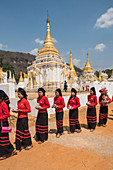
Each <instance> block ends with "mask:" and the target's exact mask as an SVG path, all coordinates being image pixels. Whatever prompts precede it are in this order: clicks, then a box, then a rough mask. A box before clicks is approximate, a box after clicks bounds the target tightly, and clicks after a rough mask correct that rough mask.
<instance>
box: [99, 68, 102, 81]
mask: <svg viewBox="0 0 113 170" xmlns="http://www.w3.org/2000/svg"><path fill="white" fill-rule="evenodd" d="M98 80H99V81H100V83H101V82H102V77H101V71H99V78H98Z"/></svg>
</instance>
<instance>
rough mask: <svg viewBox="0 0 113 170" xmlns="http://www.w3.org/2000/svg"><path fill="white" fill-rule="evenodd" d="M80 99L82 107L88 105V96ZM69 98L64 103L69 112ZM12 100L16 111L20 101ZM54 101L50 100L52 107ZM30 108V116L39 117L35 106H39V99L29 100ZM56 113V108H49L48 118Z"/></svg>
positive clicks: (83, 95) (65, 98) (12, 107)
mask: <svg viewBox="0 0 113 170" xmlns="http://www.w3.org/2000/svg"><path fill="white" fill-rule="evenodd" d="M78 97H79V99H80V103H81V107H82V106H85V105H86V102H87V94H82V95H78ZM68 99H69V96H64V101H65V105H66V107H65V108H64V111H65V110H67V102H68ZM10 100H11V104H10V106H11V109H14V108H16V107H17V101H18V99H15V98H12V99H10ZM53 100H54V98H49V103H50V105H51V106H52V105H53ZM29 103H30V106H31V113H30V115H32V116H37V112H38V111H37V110H36V109H35V106H36V104H37V99H34V100H29ZM54 113H55V109H54V108H51V107H50V108H49V109H48V116H49V117H50V114H54Z"/></svg>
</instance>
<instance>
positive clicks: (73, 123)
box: [69, 109, 81, 132]
mask: <svg viewBox="0 0 113 170" xmlns="http://www.w3.org/2000/svg"><path fill="white" fill-rule="evenodd" d="M69 125H70V132H75V129H81V128H80V124H79V120H78V109H73V110H69Z"/></svg>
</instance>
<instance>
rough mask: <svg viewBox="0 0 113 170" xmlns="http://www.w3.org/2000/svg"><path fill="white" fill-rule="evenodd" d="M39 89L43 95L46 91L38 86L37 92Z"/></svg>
mask: <svg viewBox="0 0 113 170" xmlns="http://www.w3.org/2000/svg"><path fill="white" fill-rule="evenodd" d="M39 91H42V93H43V95H44V96H45V92H46V91H45V90H44V88H42V87H41V88H39V89H38V92H39Z"/></svg>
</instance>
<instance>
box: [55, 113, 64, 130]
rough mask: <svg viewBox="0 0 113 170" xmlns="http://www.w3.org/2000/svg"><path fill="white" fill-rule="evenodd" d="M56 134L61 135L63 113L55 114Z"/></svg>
mask: <svg viewBox="0 0 113 170" xmlns="http://www.w3.org/2000/svg"><path fill="white" fill-rule="evenodd" d="M56 124H57V133H63V112H56Z"/></svg>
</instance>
